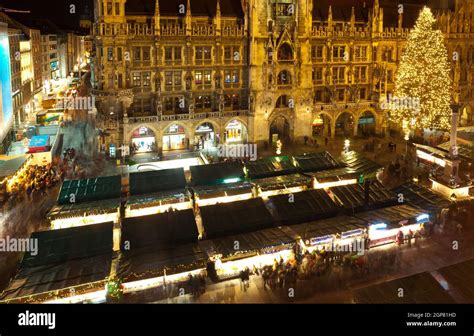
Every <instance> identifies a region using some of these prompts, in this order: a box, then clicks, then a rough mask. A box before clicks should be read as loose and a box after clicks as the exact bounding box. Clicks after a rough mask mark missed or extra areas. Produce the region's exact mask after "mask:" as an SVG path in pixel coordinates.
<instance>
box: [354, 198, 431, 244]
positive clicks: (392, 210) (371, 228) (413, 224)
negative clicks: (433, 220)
mask: <svg viewBox="0 0 474 336" xmlns="http://www.w3.org/2000/svg"><path fill="white" fill-rule="evenodd" d="M353 216H354V217H357V218H359V219H362V220H364V221H365V222H366V225H367V227H368V234H369V239H370V247H376V246H380V245H385V244H390V243H394V242H395V241H396V237H397V234H398V233H399V231H401V232H403V235H404V236H406V235H407V234H408V233H409V232H410V230H411V232H412V233H415V232H417V231H419V230H420V229H421V228H422V225H426V223H429V222H430V216H429V215H428V214H427V213H426V212H425V211H424V210H421V209H419V208H414V207H412V206H410V205H397V206H393V207H388V208H383V209H378V210H373V211H368V212H362V213H358V214H354V215H353Z"/></svg>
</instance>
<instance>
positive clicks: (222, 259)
mask: <svg viewBox="0 0 474 336" xmlns="http://www.w3.org/2000/svg"><path fill="white" fill-rule="evenodd" d="M296 238H297V237H296V235H295V234H294V232H293V231H292V230H291V229H288V228H270V229H264V230H259V231H255V232H251V233H244V234H237V235H233V236H227V237H223V238H216V239H212V240H210V242H211V244H212V245H211V246H212V249H211V250H210V252H208V255H209V257H210V259H211V260H213V261H214V262H215V268H216V271H217V276H218V277H219V279H220V280H226V279H231V278H234V277H236V276H238V275H239V272H240V271H242V270H244V269H245V268H246V267H248V268H249V269H250V270H252V269H253V267H254V266H255V267H256V268H258V269H261V268H262V267H264V266H267V265H273V263H274V261H275V260H278V261H279V260H280V258H281V259H283V260H284V261H285V262H286V261H288V260H289V259H290V258H291V257H292V248H293V246H294V245H295V244H296ZM203 243H204V244H205V243H206V241H204V242H203ZM208 245H209V244H208Z"/></svg>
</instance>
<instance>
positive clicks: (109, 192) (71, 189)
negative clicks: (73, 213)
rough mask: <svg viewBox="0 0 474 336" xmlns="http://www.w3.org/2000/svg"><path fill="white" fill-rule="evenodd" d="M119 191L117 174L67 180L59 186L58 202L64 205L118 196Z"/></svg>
mask: <svg viewBox="0 0 474 336" xmlns="http://www.w3.org/2000/svg"><path fill="white" fill-rule="evenodd" d="M121 192H122V184H121V177H120V176H119V175H116V176H101V177H94V178H90V179H83V180H67V181H64V182H63V185H62V186H61V191H60V192H59V197H58V204H60V205H64V204H71V203H82V202H90V201H99V200H104V199H111V198H120V196H121Z"/></svg>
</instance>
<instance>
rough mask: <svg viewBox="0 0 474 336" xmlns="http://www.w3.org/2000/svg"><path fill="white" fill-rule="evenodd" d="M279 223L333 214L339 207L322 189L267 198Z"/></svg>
mask: <svg viewBox="0 0 474 336" xmlns="http://www.w3.org/2000/svg"><path fill="white" fill-rule="evenodd" d="M268 206H269V209H272V213H273V214H274V215H275V219H276V220H277V222H278V224H279V225H293V224H299V223H305V222H310V221H313V220H317V219H322V218H327V217H331V216H334V215H335V214H337V213H338V212H339V207H338V206H337V204H336V203H334V202H333V200H332V199H331V198H330V197H329V195H328V194H327V193H326V192H325V191H324V190H323V189H316V190H306V191H302V192H297V193H293V194H288V195H276V196H270V197H269V198H268Z"/></svg>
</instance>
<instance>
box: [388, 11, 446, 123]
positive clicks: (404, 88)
mask: <svg viewBox="0 0 474 336" xmlns="http://www.w3.org/2000/svg"><path fill="white" fill-rule="evenodd" d="M435 24H436V20H435V18H434V17H433V14H432V13H431V10H430V9H429V8H427V7H425V8H423V10H422V11H421V13H420V16H419V17H418V20H417V21H416V24H415V27H414V29H413V30H412V31H411V32H410V34H409V36H408V41H407V44H406V49H405V51H404V53H403V55H402V59H401V62H400V66H399V68H398V72H397V76H396V82H395V92H394V97H395V99H394V100H395V101H394V102H393V103H392V104H391V108H390V120H391V121H392V122H396V123H398V124H401V126H402V125H403V128H405V131H409V130H413V129H416V128H418V129H422V128H432V129H440V130H447V129H450V128H451V108H450V103H451V91H452V81H451V78H450V76H449V73H450V67H449V63H448V52H447V50H446V46H445V44H444V37H443V33H442V32H441V30H439V29H436V28H435Z"/></svg>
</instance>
